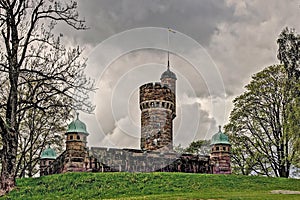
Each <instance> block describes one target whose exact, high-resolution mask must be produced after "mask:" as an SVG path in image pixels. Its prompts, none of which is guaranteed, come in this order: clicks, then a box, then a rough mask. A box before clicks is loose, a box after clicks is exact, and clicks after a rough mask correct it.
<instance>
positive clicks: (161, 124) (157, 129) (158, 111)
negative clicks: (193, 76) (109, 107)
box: [140, 67, 176, 151]
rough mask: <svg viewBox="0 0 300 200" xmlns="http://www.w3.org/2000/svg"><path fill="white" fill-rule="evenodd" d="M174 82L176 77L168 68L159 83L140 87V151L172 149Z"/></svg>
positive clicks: (174, 108)
mask: <svg viewBox="0 0 300 200" xmlns="http://www.w3.org/2000/svg"><path fill="white" fill-rule="evenodd" d="M175 82H176V75H175V74H174V73H173V72H171V71H170V69H169V67H168V69H167V71H165V72H164V73H163V74H162V76H161V82H157V83H147V84H145V85H142V86H141V87H140V109H141V149H144V150H151V151H156V150H158V151H171V150H172V149H173V119H174V118H175V116H176V114H175V111H176V97H175Z"/></svg>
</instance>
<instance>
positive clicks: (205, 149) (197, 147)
mask: <svg viewBox="0 0 300 200" xmlns="http://www.w3.org/2000/svg"><path fill="white" fill-rule="evenodd" d="M184 151H185V152H186V153H192V154H199V155H200V154H201V155H206V154H209V152H210V141H209V140H197V141H193V142H192V143H191V144H190V145H189V146H188V147H187V148H186V149H185V150H184Z"/></svg>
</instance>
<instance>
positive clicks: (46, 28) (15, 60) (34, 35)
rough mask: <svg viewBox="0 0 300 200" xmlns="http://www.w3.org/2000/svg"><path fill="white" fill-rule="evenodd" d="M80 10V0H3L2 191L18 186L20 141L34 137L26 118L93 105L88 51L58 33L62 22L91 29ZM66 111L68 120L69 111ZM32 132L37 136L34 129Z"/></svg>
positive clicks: (0, 55)
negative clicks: (86, 71) (68, 45)
mask: <svg viewBox="0 0 300 200" xmlns="http://www.w3.org/2000/svg"><path fill="white" fill-rule="evenodd" d="M76 9H77V3H76V2H75V1H68V2H61V1H54V0H49V1H44V0H0V28H1V41H0V45H1V49H4V51H2V52H0V58H1V60H0V71H1V74H0V84H1V94H0V100H1V101H0V103H1V105H0V130H1V142H2V148H1V150H0V154H1V167H2V168H1V177H0V182H1V183H0V196H1V195H3V194H5V193H7V192H9V191H10V190H12V189H13V188H14V186H15V176H16V169H17V164H16V163H17V155H18V147H19V144H18V142H19V140H22V139H21V138H22V137H23V142H25V143H26V142H29V141H30V142H33V141H34V140H32V139H33V138H30V139H29V138H28V139H27V140H26V141H25V139H24V134H22V131H24V127H26V126H24V123H29V124H28V125H30V123H33V121H30V120H29V119H30V115H35V114H36V113H37V112H35V111H38V115H40V116H43V115H47V113H51V110H52V111H53V110H56V109H60V110H63V109H66V111H67V112H69V111H70V109H72V108H75V107H76V108H77V109H80V110H84V111H87V112H89V111H91V110H92V106H91V104H90V103H89V101H88V97H89V96H88V93H87V92H88V91H90V90H91V89H92V88H93V84H92V82H91V81H90V80H89V79H87V78H86V77H85V75H84V68H85V61H83V60H82V59H81V57H80V55H81V53H82V50H81V49H80V48H79V47H76V48H68V49H67V48H66V47H65V46H63V45H62V44H61V37H62V35H58V36H55V34H54V32H53V30H54V28H55V25H56V24H57V22H65V23H66V24H67V25H68V26H71V27H73V28H75V29H76V30H79V29H85V28H86V27H85V25H84V21H83V20H81V19H79V15H78V12H77V10H76ZM52 114H53V113H52ZM63 116H66V119H68V116H67V115H66V113H64V115H63ZM25 119H26V120H27V122H26V120H25ZM49 119H50V118H49ZM53 122H55V121H53ZM22 123H23V124H22ZM50 124H51V123H49V122H47V124H45V126H48V128H51V126H50ZM21 125H22V126H21ZM31 125H32V124H31ZM25 129H26V128H25ZM28 130H30V129H28ZM31 131H35V129H32V130H31ZM24 132H25V131H24ZM21 135H22V137H21ZM27 135H28V136H29V137H32V136H34V134H33V133H32V132H30V131H29V132H28V133H27ZM32 153H34V152H32ZM21 156H22V155H21Z"/></svg>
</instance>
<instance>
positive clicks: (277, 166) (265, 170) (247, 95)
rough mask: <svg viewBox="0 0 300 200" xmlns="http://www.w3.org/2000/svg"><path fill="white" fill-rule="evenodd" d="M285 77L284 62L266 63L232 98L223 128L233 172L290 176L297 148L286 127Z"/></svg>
mask: <svg viewBox="0 0 300 200" xmlns="http://www.w3.org/2000/svg"><path fill="white" fill-rule="evenodd" d="M286 79H287V74H286V72H285V70H284V68H283V66H281V65H275V66H270V67H267V68H266V69H264V70H263V71H261V72H259V73H257V74H255V75H254V76H253V77H252V81H251V82H250V83H249V84H248V85H247V86H246V89H247V91H246V92H244V94H242V95H240V96H239V97H237V98H236V99H235V100H234V109H233V110H232V112H231V114H230V123H229V124H228V125H227V126H226V131H227V132H228V133H230V140H231V143H232V158H233V160H232V162H233V169H234V171H235V172H237V173H242V174H250V173H256V174H262V175H267V176H280V177H288V176H289V173H290V167H291V163H292V162H293V161H294V159H295V153H294V152H295V151H296V149H294V147H295V146H293V145H292V142H293V140H292V139H293V138H292V137H290V136H289V133H288V132H287V129H286V121H287V120H288V119H287V118H286V117H285V111H286V99H287V97H286V96H285V95H286V93H285V92H284V91H285V86H286V85H285V83H286Z"/></svg>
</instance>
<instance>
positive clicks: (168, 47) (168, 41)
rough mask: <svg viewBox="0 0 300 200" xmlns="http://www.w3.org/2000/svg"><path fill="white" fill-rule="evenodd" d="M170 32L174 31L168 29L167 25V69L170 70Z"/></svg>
mask: <svg viewBox="0 0 300 200" xmlns="http://www.w3.org/2000/svg"><path fill="white" fill-rule="evenodd" d="M170 32H172V33H176V32H175V31H173V30H172V29H170V27H168V65H167V67H168V70H170Z"/></svg>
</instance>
